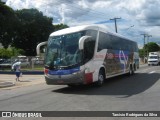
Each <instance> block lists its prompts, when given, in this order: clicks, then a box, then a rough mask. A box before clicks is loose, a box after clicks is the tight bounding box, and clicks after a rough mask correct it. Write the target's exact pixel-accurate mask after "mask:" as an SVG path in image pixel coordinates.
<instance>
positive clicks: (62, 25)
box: [54, 24, 69, 31]
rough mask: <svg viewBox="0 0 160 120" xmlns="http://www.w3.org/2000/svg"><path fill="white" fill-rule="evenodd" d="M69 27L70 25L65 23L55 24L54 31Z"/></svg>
mask: <svg viewBox="0 0 160 120" xmlns="http://www.w3.org/2000/svg"><path fill="white" fill-rule="evenodd" d="M68 27H69V26H68V25H65V24H58V25H54V31H57V30H61V29H64V28H68Z"/></svg>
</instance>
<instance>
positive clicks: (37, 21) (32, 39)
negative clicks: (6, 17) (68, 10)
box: [13, 9, 54, 56]
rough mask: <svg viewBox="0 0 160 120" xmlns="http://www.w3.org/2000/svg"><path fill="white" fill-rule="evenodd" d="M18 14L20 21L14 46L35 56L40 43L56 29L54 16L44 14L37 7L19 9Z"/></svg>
mask: <svg viewBox="0 0 160 120" xmlns="http://www.w3.org/2000/svg"><path fill="white" fill-rule="evenodd" d="M16 15H17V17H18V19H19V21H20V24H19V27H18V29H17V32H16V35H15V37H14V41H13V46H15V47H16V48H20V49H23V50H24V51H25V55H27V56H35V55H36V46H37V44H38V43H40V42H43V41H46V40H47V39H48V36H49V34H50V33H51V32H53V31H54V27H53V25H52V20H53V19H52V18H49V17H46V16H43V14H42V12H39V11H38V10H37V9H23V10H17V11H16Z"/></svg>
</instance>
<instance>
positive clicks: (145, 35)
mask: <svg viewBox="0 0 160 120" xmlns="http://www.w3.org/2000/svg"><path fill="white" fill-rule="evenodd" d="M141 35H143V36H144V46H145V39H146V37H147V34H145V33H144V34H141ZM144 46H143V49H144V52H143V54H144V63H146V61H145V47H144Z"/></svg>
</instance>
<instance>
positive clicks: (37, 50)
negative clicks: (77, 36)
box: [36, 41, 47, 56]
mask: <svg viewBox="0 0 160 120" xmlns="http://www.w3.org/2000/svg"><path fill="white" fill-rule="evenodd" d="M43 45H47V41H45V42H41V43H39V44H38V45H37V48H36V52H37V56H39V55H40V47H41V46H43Z"/></svg>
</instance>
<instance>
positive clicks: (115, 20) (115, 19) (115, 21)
mask: <svg viewBox="0 0 160 120" xmlns="http://www.w3.org/2000/svg"><path fill="white" fill-rule="evenodd" d="M117 19H121V18H112V19H110V20H114V23H115V31H116V33H117V32H118V31H117Z"/></svg>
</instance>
